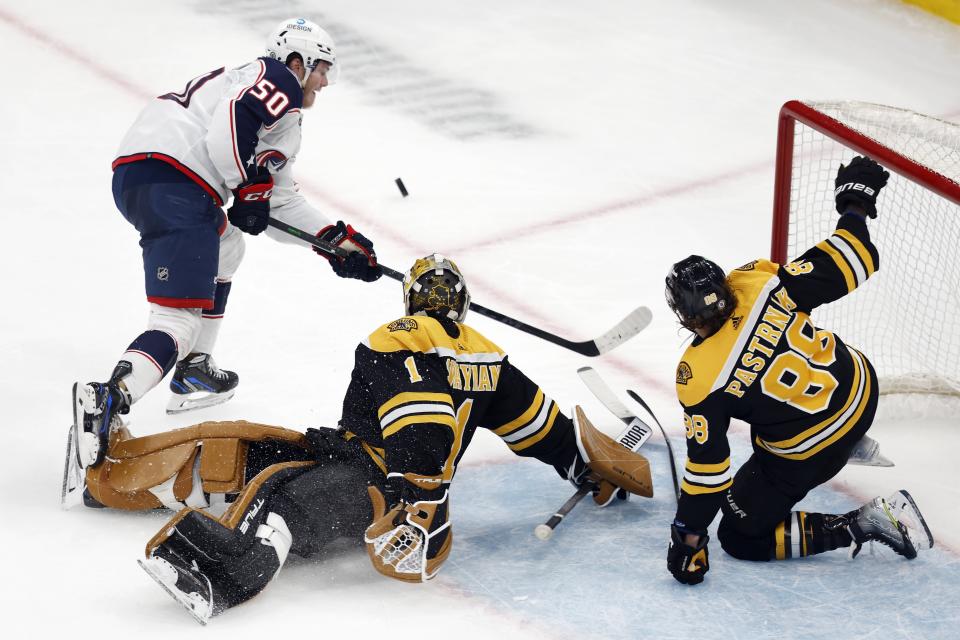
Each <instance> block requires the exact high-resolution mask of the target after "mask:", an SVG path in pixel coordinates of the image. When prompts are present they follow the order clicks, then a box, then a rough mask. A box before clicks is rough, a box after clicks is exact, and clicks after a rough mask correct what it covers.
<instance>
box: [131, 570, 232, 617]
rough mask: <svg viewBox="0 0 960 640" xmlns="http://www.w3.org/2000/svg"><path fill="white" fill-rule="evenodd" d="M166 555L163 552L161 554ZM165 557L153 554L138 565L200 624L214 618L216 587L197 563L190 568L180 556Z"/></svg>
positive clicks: (215, 612)
mask: <svg viewBox="0 0 960 640" xmlns="http://www.w3.org/2000/svg"><path fill="white" fill-rule="evenodd" d="M161 553H163V552H161ZM163 555H164V556H166V557H160V556H159V555H152V556H150V557H149V558H147V559H146V560H137V563H138V564H139V565H140V566H141V567H142V568H143V570H144V571H146V572H147V573H148V574H149V575H150V577H151V578H153V579H154V580H156V582H157V584H159V585H160V586H161V587H162V588H163V590H164V591H166V592H167V593H169V594H170V597H172V598H173V599H174V600H176V601H177V602H178V603H180V605H182V606H183V608H184V609H186V610H187V612H188V613H189V614H190V615H192V616H193V618H194V620H196V621H197V622H199V623H200V624H203V625H205V624H207V621H208V620H210V618H212V617H213V616H215V615H216V614H217V613H219V611H216V610H215V609H214V606H213V585H212V583H211V582H210V579H209V578H208V577H207V576H205V575H204V574H203V573H202V572H201V571H200V569H199V568H198V567H197V565H196V563H195V562H194V563H192V564H191V565H189V566H188V565H187V564H186V562H185V561H184V560H183V559H182V558H180V557H179V556H177V555H174V554H168V553H163Z"/></svg>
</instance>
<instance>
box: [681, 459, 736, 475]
mask: <svg viewBox="0 0 960 640" xmlns="http://www.w3.org/2000/svg"><path fill="white" fill-rule="evenodd" d="M729 468H730V458H727V459H726V460H724V461H723V462H718V463H716V464H701V463H699V462H691V461H689V460H687V470H688V471H692V472H694V473H720V472H722V471H726V470H727V469H729Z"/></svg>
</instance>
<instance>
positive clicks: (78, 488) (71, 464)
mask: <svg viewBox="0 0 960 640" xmlns="http://www.w3.org/2000/svg"><path fill="white" fill-rule="evenodd" d="M86 484H87V483H86V478H85V474H84V471H83V469H81V468H80V462H79V461H78V460H77V426H76V425H73V426H71V427H70V430H69V431H68V432H67V454H66V457H65V459H64V461H63V484H62V485H61V487H60V507H61V508H62V509H71V508H73V507H75V506H77V505H78V504H80V503H81V501H82V498H83V490H84V489H85V488H86Z"/></svg>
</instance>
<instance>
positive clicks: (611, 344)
mask: <svg viewBox="0 0 960 640" xmlns="http://www.w3.org/2000/svg"><path fill="white" fill-rule="evenodd" d="M269 224H270V226H271V227H273V228H275V229H279V230H280V231H282V232H284V233H287V234H289V235H291V236H293V237H295V238H299V239H300V240H303V241H304V242H306V243H308V244H311V245H313V246H314V247H316V248H317V249H319V250H320V251H322V252H323V253H325V254H327V255H328V256H336V257H339V258H343V257H345V256H347V255H348V254H349V253H350V252H349V251H347V250H346V249H343V248H342V247H338V246H336V245H332V244H330V243H329V242H324V241H323V240H320V239H319V238H317V237H316V236H314V235H313V234H310V233H307V232H306V231H304V230H302V229H298V228H296V227H293V226H290V225H288V224H286V223H285V222H280V221H279V220H276V219H274V218H270V220H269ZM380 268H381V269H382V270H383V275H385V276H387V277H388V278H391V279H393V280H397V281H398V282H403V274H402V273H400V272H399V271H397V270H395V269H391V268H390V267H387V266H385V265H383V264H381V265H380ZM470 308H471V309H472V310H473V311H475V312H476V313H478V314H479V315H481V316H486V317H487V318H490V319H491V320H496V321H497V322H502V323H503V324H505V325H507V326H509V327H513V328H514V329H517V330H519V331H523V332H524V333H529V334H530V335H533V336H536V337H538V338H540V339H542V340H546V341H547V342H552V343H553V344H555V345H559V346H561V347H563V348H565V349H569V350H571V351H575V352H577V353H579V354H581V355H584V356H590V357H594V356H599V355H600V354H602V353H607V352H608V351H611V350H612V349H615V348H616V347H618V346H620V345H621V344H623V343H624V342H626V341H627V340H629V339H630V338H632V337H633V336H635V335H637V334H638V333H640V332H641V331H643V330H644V329H646V328H647V325H648V324H650V320H651V319H652V318H653V314H652V313H651V311H650V309H648V308H647V307H642V306H641V307H637V308H636V309H634V310H633V311H631V312H630V313H629V314H628V315H627V317H625V318H624V319H623V320H621V321H620V322H618V323H617V324H616V326H614V327H613V328H612V329H610V330H609V331H607V332H606V333H604V334H603V335H601V336H599V337H597V338H594V339H593V340H585V341H583V342H574V341H572V340H567V339H566V338H561V337H560V336H558V335H555V334H552V333H550V332H549V331H544V330H543V329H539V328H537V327H534V326H531V325H529V324H527V323H525V322H521V321H520V320H517V319H516V318H511V317H510V316H508V315H506V314H503V313H500V312H499V311H494V310H493V309H490V308H488V307H484V306H483V305H480V304H477V303H476V302H471V303H470Z"/></svg>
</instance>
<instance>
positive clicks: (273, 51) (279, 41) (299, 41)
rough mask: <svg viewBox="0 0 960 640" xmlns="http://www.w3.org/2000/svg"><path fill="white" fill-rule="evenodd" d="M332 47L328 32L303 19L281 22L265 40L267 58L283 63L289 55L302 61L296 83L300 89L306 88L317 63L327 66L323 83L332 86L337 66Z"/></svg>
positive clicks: (337, 70)
mask: <svg viewBox="0 0 960 640" xmlns="http://www.w3.org/2000/svg"><path fill="white" fill-rule="evenodd" d="M335 46H336V45H334V43H333V38H331V37H330V34H329V33H327V32H326V31H324V30H323V29H322V28H321V27H320V25H318V24H317V23H316V22H310V21H309V20H307V19H306V18H290V19H288V20H284V21H283V22H281V23H280V24H279V25H277V28H276V29H274V30H273V32H271V33H270V35H269V36H268V37H267V55H268V56H269V57H271V58H273V59H274V60H279V61H280V62H282V63H283V64H287V60H288V59H289V58H290V55H291V54H294V53H296V54H297V55H299V56H300V58H301V59H302V60H303V66H304V67H305V69H306V72H305V73H304V74H303V80H301V82H300V84H301V86H306V84H307V78H309V77H310V72H311V71H313V70H314V69H315V68H316V67H317V63H318V62H328V63H330V70H329V71H327V82H328V83H330V84H333V83H335V82H336V81H337V76H338V75H339V72H340V67H339V65H338V64H337V56H336V53H335Z"/></svg>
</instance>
